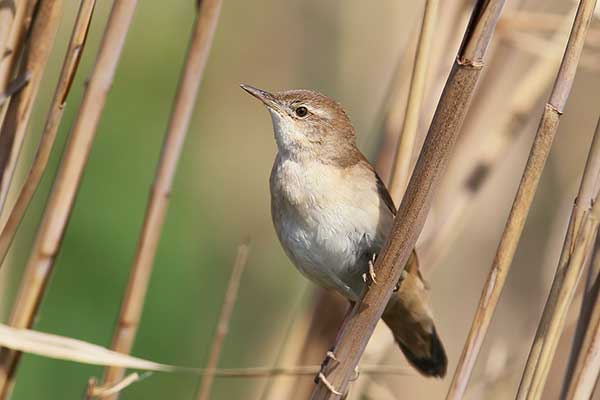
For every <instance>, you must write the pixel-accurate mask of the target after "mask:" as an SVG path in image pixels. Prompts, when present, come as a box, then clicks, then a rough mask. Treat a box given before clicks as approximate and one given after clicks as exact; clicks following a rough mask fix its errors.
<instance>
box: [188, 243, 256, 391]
mask: <svg viewBox="0 0 600 400" xmlns="http://www.w3.org/2000/svg"><path fill="white" fill-rule="evenodd" d="M249 250H250V246H249V245H248V243H245V244H242V245H240V246H239V247H238V251H237V256H236V258H235V263H234V265H233V269H232V270H231V277H230V278H229V283H228V285H227V290H226V292H225V299H224V300H223V307H222V308H221V314H220V316H219V322H218V323H217V333H216V334H215V338H214V340H213V343H212V346H211V349H210V355H209V357H208V363H207V365H206V369H205V373H204V375H203V376H202V381H201V382H200V390H199V391H198V400H208V399H209V398H210V394H211V391H212V384H213V381H214V378H215V375H214V371H215V370H216V369H217V365H218V364H219V358H220V356H221V349H222V348H223V342H224V341H225V336H227V333H228V332H229V321H230V320H231V315H232V314H233V308H234V307H235V302H236V300H237V295H238V290H239V288H240V281H241V279H242V274H243V273H244V269H245V268H246V263H247V261H248V251H249Z"/></svg>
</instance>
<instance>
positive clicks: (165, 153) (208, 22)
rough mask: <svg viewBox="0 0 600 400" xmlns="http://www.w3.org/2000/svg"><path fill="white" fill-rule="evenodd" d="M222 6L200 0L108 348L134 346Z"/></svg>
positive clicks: (110, 372)
mask: <svg viewBox="0 0 600 400" xmlns="http://www.w3.org/2000/svg"><path fill="white" fill-rule="evenodd" d="M221 4H222V1H221V0H203V1H200V2H199V7H198V12H197V16H196V22H195V26H194V30H193V33H192V38H191V42H190V47H189V50H188V55H187V59H186V63H185V66H184V69H183V73H182V76H181V80H180V82H179V87H178V89H177V94H176V96H175V102H174V106H173V111H172V113H171V118H170V121H169V125H168V128H167V134H166V137H165V142H164V144H163V148H162V153H161V157H160V161H159V164H158V167H157V170H156V175H155V180H154V183H153V185H152V189H151V193H150V199H149V202H148V208H147V210H146V215H145V217H144V225H143V227H142V232H141V234H140V238H139V241H138V247H137V250H136V255H135V260H134V262H133V266H132V269H131V274H130V277H129V281H128V284H127V288H126V289H125V296H124V299H123V303H122V304H121V311H120V314H119V317H118V322H117V327H116V329H115V332H114V336H113V341H112V348H113V350H115V351H118V352H121V353H129V352H130V351H131V348H132V347H133V343H134V340H135V336H136V333H137V329H138V326H139V321H140V318H141V314H142V310H143V308H144V300H145V297H146V292H147V290H148V283H149V281H150V275H151V274H152V266H153V263H154V256H155V255H156V250H157V247H158V243H159V239H160V234H161V231H162V227H163V223H164V220H165V216H166V212H167V207H168V204H169V195H170V193H171V187H172V184H173V178H174V176H175V171H176V169H177V162H178V160H179V156H180V154H181V150H182V149H183V144H184V142H185V138H186V135H187V131H188V127H189V123H190V119H191V117H192V112H193V111H194V106H195V104H196V97H197V94H198V89H199V87H200V82H201V81H202V76H203V75H204V70H205V67H206V63H207V61H208V55H209V52H210V48H211V45H212V39H213V36H214V32H215V30H216V27H217V21H218V18H219V12H220V10H221ZM123 373H124V369H122V368H111V367H109V368H107V369H106V372H105V376H104V382H105V383H111V382H115V381H119V380H120V379H121V378H122V377H123ZM116 398H118V394H117V395H114V396H111V397H109V399H112V400H114V399H116Z"/></svg>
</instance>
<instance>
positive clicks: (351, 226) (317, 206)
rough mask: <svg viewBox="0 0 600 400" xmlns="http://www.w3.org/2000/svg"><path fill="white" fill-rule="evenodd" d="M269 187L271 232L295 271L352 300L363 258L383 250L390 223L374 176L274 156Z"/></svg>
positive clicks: (363, 266) (358, 170) (357, 291)
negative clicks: (272, 231)
mask: <svg viewBox="0 0 600 400" xmlns="http://www.w3.org/2000/svg"><path fill="white" fill-rule="evenodd" d="M270 183H271V212H272V216H273V222H274V225H275V229H276V231H277V235H278V237H279V240H280V241H281V243H282V245H283V247H284V249H285V251H286V253H287V254H288V256H289V257H290V258H291V259H292V261H293V262H294V264H295V265H296V267H297V268H298V269H299V270H300V271H301V272H302V273H304V274H305V275H306V276H308V277H309V278H310V279H312V280H313V281H315V282H317V283H318V284H320V285H322V286H325V287H330V288H335V289H337V290H338V291H340V292H341V293H343V294H344V295H346V296H347V297H349V298H351V299H353V300H356V299H357V297H358V296H359V294H360V291H361V289H362V284H363V282H362V278H361V275H362V273H363V272H364V271H365V270H366V269H367V267H368V266H367V263H366V260H367V258H368V257H366V255H368V253H369V252H377V251H378V250H379V248H380V247H381V246H382V245H383V243H384V241H385V238H386V237H387V234H388V232H389V230H390V228H391V223H392V219H393V216H392V214H391V212H390V210H389V209H388V208H387V206H386V205H385V204H384V203H383V201H381V200H380V198H379V195H378V192H377V187H376V178H375V174H374V173H373V172H372V171H371V170H369V169H367V168H365V167H364V166H362V168H361V166H360V165H356V166H352V167H348V168H339V167H336V166H332V165H324V164H322V163H320V162H318V161H310V162H302V163H299V162H296V161H292V160H285V159H281V158H280V157H278V158H277V159H276V160H275V164H274V166H273V171H272V173H271V182H270Z"/></svg>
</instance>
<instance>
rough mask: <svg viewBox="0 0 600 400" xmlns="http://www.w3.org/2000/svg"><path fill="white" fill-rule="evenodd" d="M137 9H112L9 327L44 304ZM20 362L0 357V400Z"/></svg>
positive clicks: (12, 355)
mask: <svg viewBox="0 0 600 400" xmlns="http://www.w3.org/2000/svg"><path fill="white" fill-rule="evenodd" d="M136 5H137V1H135V0H115V2H114V4H113V9H112V12H111V15H110V17H109V20H108V24H107V27H106V30H105V32H104V37H103V39H102V43H101V45H100V50H99V52H98V56H97V59H96V65H95V67H94V71H93V72H92V75H91V78H90V80H89V84H88V86H87V88H86V91H85V94H84V97H83V101H82V103H81V106H80V108H79V112H78V114H77V117H76V119H75V122H74V125H73V130H72V132H71V137H70V139H69V142H68V144H67V147H66V150H65V155H64V158H63V161H62V163H61V166H60V169H59V171H58V175H57V177H56V180H55V183H54V187H53V189H52V193H51V194H50V197H49V199H48V204H47V206H46V209H45V211H44V216H43V218H42V222H41V225H40V228H39V231H38V234H37V238H36V241H35V244H34V247H33V250H32V254H31V256H30V258H29V262H28V264H27V269H26V271H25V274H24V277H23V280H22V283H21V288H20V289H19V293H18V295H17V299H16V301H15V306H14V308H13V310H12V315H11V318H10V325H11V326H14V327H19V328H28V327H30V326H31V324H32V323H33V320H34V317H35V315H36V312H37V309H38V306H39V304H40V302H41V301H42V297H43V294H44V291H45V288H46V286H47V284H48V281H49V279H50V275H51V272H52V270H53V266H54V260H55V258H56V256H57V254H58V251H59V250H60V246H61V243H62V238H63V235H64V232H65V229H66V226H67V222H68V220H69V216H70V215H71V211H72V209H73V204H74V201H75V196H76V194H77V189H78V187H79V183H80V181H81V176H82V174H83V170H84V168H85V165H86V163H87V159H88V156H89V153H90V150H91V148H92V143H93V139H94V137H95V133H96V128H97V126H98V123H99V121H100V115H101V114H102V110H103V109H104V105H105V103H106V97H107V95H108V92H109V90H110V87H111V85H112V82H113V78H114V75H115V71H116V68H117V64H118V62H119V58H120V55H121V51H122V49H123V45H124V44H125V38H126V36H127V31H128V29H129V26H130V24H131V21H132V19H133V14H134V11H135V8H136ZM18 359H19V353H17V352H14V351H10V350H7V349H2V351H1V352H0V400H3V399H6V398H7V397H8V394H9V393H10V389H11V387H12V381H13V377H14V372H15V370H16V366H17V363H18Z"/></svg>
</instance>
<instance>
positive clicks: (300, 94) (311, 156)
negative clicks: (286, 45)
mask: <svg viewBox="0 0 600 400" xmlns="http://www.w3.org/2000/svg"><path fill="white" fill-rule="evenodd" d="M240 86H241V87H242V89H244V90H245V91H246V92H248V93H249V94H251V95H252V96H254V97H256V98H257V99H258V100H260V101H261V102H262V103H263V104H264V106H266V108H267V110H268V111H269V113H270V115H271V121H272V126H273V132H274V136H275V142H276V145H277V154H276V156H275V161H274V163H273V167H272V170H271V176H270V179H269V186H270V191H271V217H272V220H273V225H274V227H275V231H276V234H277V237H278V239H279V241H280V243H281V245H282V247H283V249H284V251H285V253H286V254H287V256H288V257H289V258H290V260H291V261H292V263H293V264H294V265H295V266H296V268H297V269H298V270H299V271H300V272H301V273H302V274H303V275H304V276H306V277H307V278H308V279H309V280H311V281H313V282H314V283H316V284H317V285H319V286H321V287H323V288H325V289H332V290H334V291H337V292H338V293H339V294H341V295H342V296H344V297H346V298H347V299H348V300H349V301H350V302H352V303H354V302H358V301H360V298H361V294H362V293H363V291H364V290H365V285H373V284H376V282H377V281H376V274H375V271H374V270H373V265H374V260H375V257H376V256H377V254H378V253H379V252H380V251H381V249H382V248H383V246H384V244H385V242H386V240H387V237H388V235H389V234H390V231H391V228H392V224H393V221H394V217H395V215H396V207H395V205H394V202H393V200H392V198H391V196H390V194H389V192H388V190H387V188H386V186H385V184H384V183H383V182H382V180H381V179H380V178H379V175H377V172H376V171H375V168H374V167H373V166H372V165H371V164H370V163H369V161H368V160H367V158H366V157H365V156H364V155H363V154H362V153H361V152H360V150H359V149H358V148H357V146H356V133H355V129H354V127H353V125H352V123H351V121H350V118H349V117H348V114H347V113H346V112H345V110H344V109H343V107H342V106H341V105H340V104H339V103H338V102H336V101H335V100H333V99H332V98H330V97H328V96H326V95H324V94H321V93H318V92H316V91H313V90H306V89H295V90H285V91H278V92H268V91H266V90H262V89H258V88H255V87H253V86H250V85H246V84H241V85H240ZM396 289H397V290H395V292H394V293H393V295H392V297H391V299H390V300H389V302H388V304H387V306H386V308H385V311H384V313H383V316H382V319H383V321H384V322H385V324H386V325H387V326H388V327H389V328H390V330H391V332H392V334H393V336H394V339H395V341H396V342H397V344H398V346H399V347H400V349H401V351H402V352H403V353H404V355H405V357H406V359H407V360H408V362H409V364H411V365H412V366H413V367H414V368H415V369H416V370H417V371H419V372H420V373H421V374H423V375H424V376H427V377H438V378H442V377H444V376H445V374H446V369H447V364H448V359H447V356H446V351H445V349H444V346H443V344H442V341H441V339H440V337H439V335H438V333H437V330H436V327H435V324H434V321H433V313H432V308H431V305H430V300H429V293H428V292H429V289H428V286H427V284H426V283H425V281H424V280H423V277H422V276H421V273H420V271H419V263H418V258H417V256H416V253H415V252H414V251H413V254H412V255H411V257H410V259H409V261H408V263H407V265H406V267H405V269H404V272H403V274H402V278H401V281H400V282H399V283H398V285H397V286H396Z"/></svg>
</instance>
